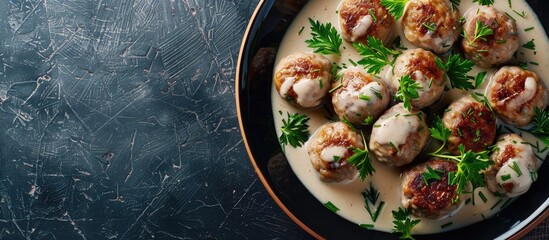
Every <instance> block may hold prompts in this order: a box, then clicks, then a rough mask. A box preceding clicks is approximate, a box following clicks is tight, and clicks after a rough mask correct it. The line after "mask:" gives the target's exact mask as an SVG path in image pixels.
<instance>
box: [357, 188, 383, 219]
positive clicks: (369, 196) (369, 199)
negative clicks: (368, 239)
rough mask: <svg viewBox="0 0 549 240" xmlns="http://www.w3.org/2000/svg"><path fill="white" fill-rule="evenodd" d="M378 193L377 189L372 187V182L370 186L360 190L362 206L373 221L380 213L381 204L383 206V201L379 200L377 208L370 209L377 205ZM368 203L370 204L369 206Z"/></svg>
mask: <svg viewBox="0 0 549 240" xmlns="http://www.w3.org/2000/svg"><path fill="white" fill-rule="evenodd" d="M379 195H380V193H379V191H378V190H377V189H376V188H375V187H374V185H372V183H370V187H369V188H367V189H366V191H364V192H362V196H363V197H364V207H365V208H366V210H367V211H368V214H370V217H371V218H372V221H373V222H375V221H377V218H378V217H379V214H380V213H381V209H383V206H385V202H384V201H380V202H379V205H378V206H377V208H375V209H372V207H375V206H376V205H377V200H378V199H379ZM370 204H372V205H371V206H370Z"/></svg>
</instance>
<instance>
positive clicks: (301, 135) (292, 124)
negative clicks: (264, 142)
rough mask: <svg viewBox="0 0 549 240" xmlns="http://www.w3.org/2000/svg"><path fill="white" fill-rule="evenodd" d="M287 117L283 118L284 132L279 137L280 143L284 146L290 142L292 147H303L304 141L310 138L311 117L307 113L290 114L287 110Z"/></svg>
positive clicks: (282, 130)
mask: <svg viewBox="0 0 549 240" xmlns="http://www.w3.org/2000/svg"><path fill="white" fill-rule="evenodd" d="M286 114H287V115H288V116H287V119H282V127H281V128H280V130H281V132H282V134H281V135H280V137H279V140H280V143H281V145H282V147H283V148H284V147H285V146H286V145H288V144H290V145H291V146H292V147H294V148H295V147H301V146H302V144H303V143H305V142H306V141H307V139H308V138H309V125H308V124H307V122H308V121H309V117H307V116H306V115H304V114H303V115H300V114H298V113H294V114H293V115H290V113H289V112H286Z"/></svg>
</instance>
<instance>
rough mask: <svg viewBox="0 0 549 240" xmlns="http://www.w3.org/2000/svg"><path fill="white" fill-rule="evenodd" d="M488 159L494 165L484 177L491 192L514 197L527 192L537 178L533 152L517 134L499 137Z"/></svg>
mask: <svg viewBox="0 0 549 240" xmlns="http://www.w3.org/2000/svg"><path fill="white" fill-rule="evenodd" d="M490 159H491V160H492V161H493V162H494V164H493V165H491V166H490V168H488V169H487V170H486V172H485V173H484V176H485V178H486V183H487V186H488V189H490V191H492V192H495V193H499V194H504V195H506V196H508V197H516V196H519V195H521V194H524V193H525V192H526V191H528V189H529V188H530V186H531V185H532V182H533V181H534V179H535V178H536V177H537V176H536V174H537V173H536V164H537V160H536V156H535V154H534V150H533V149H532V146H530V144H528V142H526V141H525V140H524V139H523V138H522V137H520V136H519V135H517V134H514V133H510V134H503V135H501V136H500V137H499V138H498V142H497V143H496V147H495V150H494V152H493V153H492V155H491V156H490Z"/></svg>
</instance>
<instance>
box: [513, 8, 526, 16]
mask: <svg viewBox="0 0 549 240" xmlns="http://www.w3.org/2000/svg"><path fill="white" fill-rule="evenodd" d="M513 12H515V13H516V14H517V15H519V16H520V17H522V18H526V12H525V11H522V12H520V13H519V12H517V11H516V10H514V9H513Z"/></svg>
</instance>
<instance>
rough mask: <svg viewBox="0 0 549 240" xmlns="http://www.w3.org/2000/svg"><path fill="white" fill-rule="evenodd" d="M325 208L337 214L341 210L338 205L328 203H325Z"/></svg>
mask: <svg viewBox="0 0 549 240" xmlns="http://www.w3.org/2000/svg"><path fill="white" fill-rule="evenodd" d="M324 206H325V207H326V208H328V210H330V211H332V212H337V211H339V208H338V207H336V205H334V204H333V203H332V202H330V201H328V202H326V203H324Z"/></svg>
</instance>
